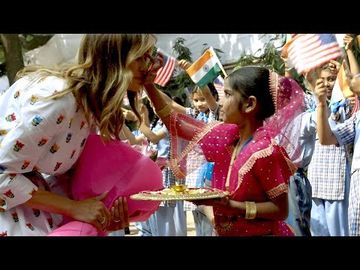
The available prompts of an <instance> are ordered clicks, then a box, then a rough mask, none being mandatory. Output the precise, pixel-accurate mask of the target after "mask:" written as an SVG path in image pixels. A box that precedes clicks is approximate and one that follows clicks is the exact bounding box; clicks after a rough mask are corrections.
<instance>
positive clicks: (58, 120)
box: [56, 114, 64, 125]
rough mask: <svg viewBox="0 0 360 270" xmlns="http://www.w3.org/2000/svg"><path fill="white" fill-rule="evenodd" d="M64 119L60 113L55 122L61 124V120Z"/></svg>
mask: <svg viewBox="0 0 360 270" xmlns="http://www.w3.org/2000/svg"><path fill="white" fill-rule="evenodd" d="M63 120H64V116H63V115H62V114H61V115H60V116H59V117H58V119H57V120H56V124H58V125H59V124H61V122H62V121H63Z"/></svg>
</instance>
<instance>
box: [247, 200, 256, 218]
mask: <svg viewBox="0 0 360 270" xmlns="http://www.w3.org/2000/svg"><path fill="white" fill-rule="evenodd" d="M245 208H246V212H245V219H255V218H256V212H257V209H256V203H255V202H248V201H246V202H245Z"/></svg>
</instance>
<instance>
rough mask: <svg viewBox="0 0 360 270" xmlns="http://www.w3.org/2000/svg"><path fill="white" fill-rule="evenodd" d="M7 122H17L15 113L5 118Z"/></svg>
mask: <svg viewBox="0 0 360 270" xmlns="http://www.w3.org/2000/svg"><path fill="white" fill-rule="evenodd" d="M5 120H6V121H8V122H12V121H15V120H16V115H15V113H12V114H9V115H8V116H6V117H5Z"/></svg>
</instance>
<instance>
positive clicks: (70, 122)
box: [69, 118, 73, 128]
mask: <svg viewBox="0 0 360 270" xmlns="http://www.w3.org/2000/svg"><path fill="white" fill-rule="evenodd" d="M72 121H73V118H71V119H70V121H69V128H71V124H72Z"/></svg>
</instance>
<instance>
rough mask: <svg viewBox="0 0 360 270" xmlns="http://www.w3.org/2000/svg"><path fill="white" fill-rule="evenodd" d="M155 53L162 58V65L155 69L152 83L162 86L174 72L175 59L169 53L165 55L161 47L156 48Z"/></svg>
mask: <svg viewBox="0 0 360 270" xmlns="http://www.w3.org/2000/svg"><path fill="white" fill-rule="evenodd" d="M157 54H158V57H159V58H161V59H162V62H163V66H162V67H161V68H159V70H158V71H157V73H156V77H155V79H154V83H156V84H158V85H160V86H163V87H164V86H165V85H166V84H167V83H168V81H169V80H170V78H171V75H172V74H173V72H174V69H175V64H176V59H175V58H174V57H172V56H170V55H167V54H166V53H165V52H164V51H162V50H161V49H157Z"/></svg>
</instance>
